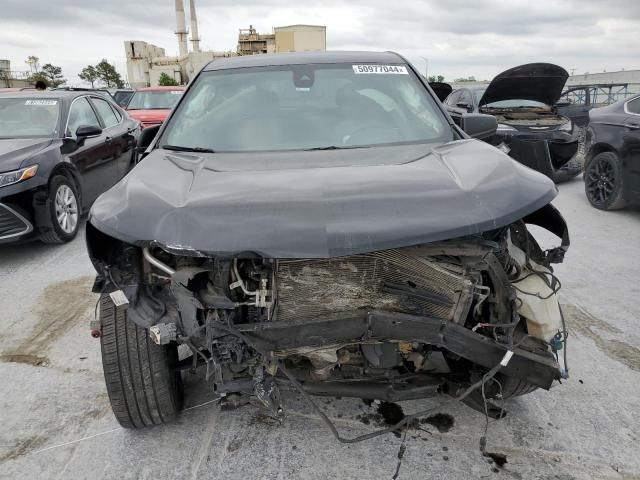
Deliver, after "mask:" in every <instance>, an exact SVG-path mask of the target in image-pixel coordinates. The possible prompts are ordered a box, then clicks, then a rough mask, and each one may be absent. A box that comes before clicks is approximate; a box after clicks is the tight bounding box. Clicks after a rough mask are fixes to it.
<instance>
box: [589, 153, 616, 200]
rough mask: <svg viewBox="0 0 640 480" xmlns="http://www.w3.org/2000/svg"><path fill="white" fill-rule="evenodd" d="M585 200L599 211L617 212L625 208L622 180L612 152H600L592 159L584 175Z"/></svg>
mask: <svg viewBox="0 0 640 480" xmlns="http://www.w3.org/2000/svg"><path fill="white" fill-rule="evenodd" d="M584 190H585V193H586V194H587V200H589V203H591V205H593V206H594V207H596V208H598V209H600V210H618V209H620V208H623V207H624V206H625V201H624V198H623V192H624V179H623V178H622V168H621V167H620V162H619V161H618V157H617V156H616V154H615V153H613V152H602V153H599V154H598V155H596V156H595V157H593V158H592V159H591V160H590V161H589V163H588V164H587V167H586V169H585V173H584Z"/></svg>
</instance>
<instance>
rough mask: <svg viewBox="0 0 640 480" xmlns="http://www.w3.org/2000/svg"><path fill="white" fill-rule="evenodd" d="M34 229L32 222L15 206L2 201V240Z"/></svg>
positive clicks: (0, 229) (0, 216)
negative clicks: (15, 208)
mask: <svg viewBox="0 0 640 480" xmlns="http://www.w3.org/2000/svg"><path fill="white" fill-rule="evenodd" d="M31 230H33V226H32V225H31V223H30V222H29V221H28V220H27V219H26V218H24V217H23V216H22V215H20V214H19V213H18V212H16V211H15V210H14V209H13V208H11V207H9V206H7V205H4V204H2V203H0V240H6V239H9V238H13V237H17V236H19V235H24V234H26V233H29V232H30V231H31Z"/></svg>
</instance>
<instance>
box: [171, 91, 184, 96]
mask: <svg viewBox="0 0 640 480" xmlns="http://www.w3.org/2000/svg"><path fill="white" fill-rule="evenodd" d="M171 95H182V91H180V90H171Z"/></svg>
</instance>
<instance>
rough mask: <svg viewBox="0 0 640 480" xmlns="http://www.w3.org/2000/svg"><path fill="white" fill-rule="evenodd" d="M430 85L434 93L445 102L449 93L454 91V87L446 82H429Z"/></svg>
mask: <svg viewBox="0 0 640 480" xmlns="http://www.w3.org/2000/svg"><path fill="white" fill-rule="evenodd" d="M429 86H430V87H431V90H433V93H435V94H436V97H438V100H440V101H441V102H444V101H445V100H446V98H447V97H448V96H449V94H450V93H451V92H452V91H453V87H452V86H451V85H449V84H448V83H445V82H429Z"/></svg>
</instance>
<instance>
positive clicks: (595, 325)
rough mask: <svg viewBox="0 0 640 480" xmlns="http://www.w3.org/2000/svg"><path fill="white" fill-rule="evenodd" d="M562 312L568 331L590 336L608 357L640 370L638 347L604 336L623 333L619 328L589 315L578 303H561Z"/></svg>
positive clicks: (639, 350) (639, 349)
mask: <svg viewBox="0 0 640 480" xmlns="http://www.w3.org/2000/svg"><path fill="white" fill-rule="evenodd" d="M562 312H563V313H564V316H565V318H566V320H567V324H568V329H569V333H571V332H577V333H579V334H580V335H583V336H585V337H587V338H590V339H591V340H593V342H594V343H595V344H596V347H598V349H599V350H601V351H602V352H603V353H604V354H605V355H607V356H608V357H609V358H611V359H613V360H616V361H618V362H620V363H623V364H624V365H626V366H627V367H629V368H631V369H632V370H635V371H637V372H640V348H638V347H635V346H633V345H630V344H628V343H627V342H624V341H622V340H617V339H614V338H606V337H605V336H604V335H609V336H613V335H623V332H622V331H621V330H620V329H618V328H616V327H614V326H613V325H611V324H609V323H607V322H605V321H604V320H601V319H599V318H597V317H595V316H593V315H591V314H590V313H589V312H587V311H586V310H585V309H584V308H582V307H580V306H578V305H562Z"/></svg>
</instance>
